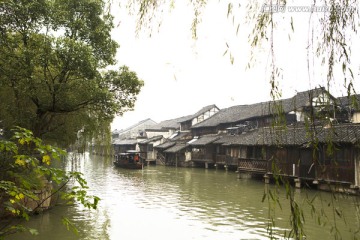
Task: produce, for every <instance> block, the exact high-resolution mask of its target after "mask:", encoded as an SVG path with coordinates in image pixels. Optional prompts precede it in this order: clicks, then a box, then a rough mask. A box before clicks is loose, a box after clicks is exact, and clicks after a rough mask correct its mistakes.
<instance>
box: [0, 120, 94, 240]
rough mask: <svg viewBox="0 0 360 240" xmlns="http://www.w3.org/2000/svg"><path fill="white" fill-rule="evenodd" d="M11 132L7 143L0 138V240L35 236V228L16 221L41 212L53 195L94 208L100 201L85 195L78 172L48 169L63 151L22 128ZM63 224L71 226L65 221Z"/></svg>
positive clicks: (64, 154)
mask: <svg viewBox="0 0 360 240" xmlns="http://www.w3.org/2000/svg"><path fill="white" fill-rule="evenodd" d="M12 133H13V136H12V138H11V139H10V140H9V141H7V140H3V139H0V153H1V154H0V169H1V171H0V203H1V206H2V207H1V209H0V220H2V221H3V222H5V224H3V225H2V226H1V227H0V239H1V238H3V237H5V236H6V235H9V234H13V233H15V232H18V231H29V232H30V233H31V234H36V233H37V231H36V230H35V229H29V228H25V227H24V226H22V225H19V224H17V222H18V221H19V219H26V220H29V218H30V217H31V214H33V213H34V212H38V211H41V209H42V208H43V207H44V206H43V204H44V203H45V202H46V201H49V200H50V199H51V198H52V196H54V195H56V194H59V195H60V196H61V197H62V198H63V199H65V200H66V201H68V202H70V201H71V202H74V201H75V202H79V203H81V204H82V205H83V206H84V207H86V208H87V209H96V207H97V204H98V202H99V200H100V199H99V198H98V197H97V196H90V195H88V194H87V189H88V187H87V182H86V181H85V179H84V178H83V176H82V174H81V173H79V172H66V171H64V170H62V169H59V168H52V167H50V165H51V161H53V160H60V159H61V158H64V157H65V156H66V152H65V151H64V150H62V149H60V148H57V147H53V146H51V145H47V144H44V143H43V141H42V140H41V139H39V138H36V137H34V136H33V134H32V132H31V131H29V130H27V129H24V128H20V127H16V128H15V129H13V130H12ZM51 182H52V183H53V184H51V187H49V186H48V185H49V183H51ZM69 182H71V183H72V184H71V186H68V183H69ZM65 186H66V188H65ZM39 191H40V192H46V193H47V194H46V196H45V197H44V195H39V194H37V192H39ZM45 207H46V208H47V207H50V206H45ZM5 220H6V221H5ZM65 223H66V225H67V226H68V227H69V226H72V225H71V223H69V221H68V220H66V221H65Z"/></svg>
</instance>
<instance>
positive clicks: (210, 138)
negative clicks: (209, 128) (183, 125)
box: [189, 135, 220, 146]
mask: <svg viewBox="0 0 360 240" xmlns="http://www.w3.org/2000/svg"><path fill="white" fill-rule="evenodd" d="M219 138H220V136H218V135H205V136H201V137H200V138H199V139H197V140H196V141H194V142H191V143H189V145H191V146H205V145H208V144H210V143H212V142H215V141H216V140H218V139H219Z"/></svg>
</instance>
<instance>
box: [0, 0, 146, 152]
mask: <svg viewBox="0 0 360 240" xmlns="http://www.w3.org/2000/svg"><path fill="white" fill-rule="evenodd" d="M104 9H105V3H104V2H103V1H102V0H71V1H64V0H34V1H16V0H9V1H8V0H6V1H4V0H0V25H1V26H0V66H1V67H0V119H1V121H2V122H1V124H2V126H1V127H3V128H4V129H10V128H11V127H12V126H14V125H17V126H21V127H24V128H27V129H30V130H32V132H33V133H34V135H35V136H37V137H41V138H42V139H44V140H46V141H48V142H51V143H56V144H58V145H61V146H64V147H67V146H69V145H70V144H72V143H74V142H75V141H76V140H77V138H78V135H77V134H78V132H79V131H80V130H82V132H83V136H85V135H86V136H87V137H94V136H97V135H98V134H99V132H101V131H103V130H104V128H103V127H102V126H103V125H109V124H110V123H111V121H112V119H113V117H114V116H115V114H122V113H123V112H125V111H128V110H131V109H133V107H134V103H135V101H136V96H137V94H138V93H139V92H140V89H141V87H142V86H143V82H142V81H141V80H139V79H138V77H137V75H136V73H134V72H132V71H130V70H129V68H127V67H125V66H124V67H120V68H119V69H118V70H112V71H105V70H104V69H105V67H107V66H109V65H113V64H115V54H116V49H117V47H118V44H117V43H116V42H115V41H114V40H112V39H111V30H112V28H113V22H112V20H113V17H112V16H111V15H109V13H108V12H106V11H105V10H104Z"/></svg>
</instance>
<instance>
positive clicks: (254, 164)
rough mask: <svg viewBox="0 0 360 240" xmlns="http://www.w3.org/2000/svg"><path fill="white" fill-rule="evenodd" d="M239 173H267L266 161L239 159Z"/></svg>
mask: <svg viewBox="0 0 360 240" xmlns="http://www.w3.org/2000/svg"><path fill="white" fill-rule="evenodd" d="M238 163H239V164H238V169H239V171H246V172H261V173H262V172H263V173H266V171H267V161H266V160H257V159H239V162H238Z"/></svg>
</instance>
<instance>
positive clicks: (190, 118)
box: [179, 104, 219, 122]
mask: <svg viewBox="0 0 360 240" xmlns="http://www.w3.org/2000/svg"><path fill="white" fill-rule="evenodd" d="M212 108H217V109H219V108H218V107H217V106H216V105H215V104H212V105H209V106H206V107H203V108H202V109H200V110H199V111H197V112H196V113H195V114H193V115H189V116H187V117H184V118H183V119H181V121H179V122H186V121H190V120H192V119H194V118H196V117H198V116H200V115H201V114H203V113H205V112H207V111H209V110H211V109H212Z"/></svg>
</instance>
